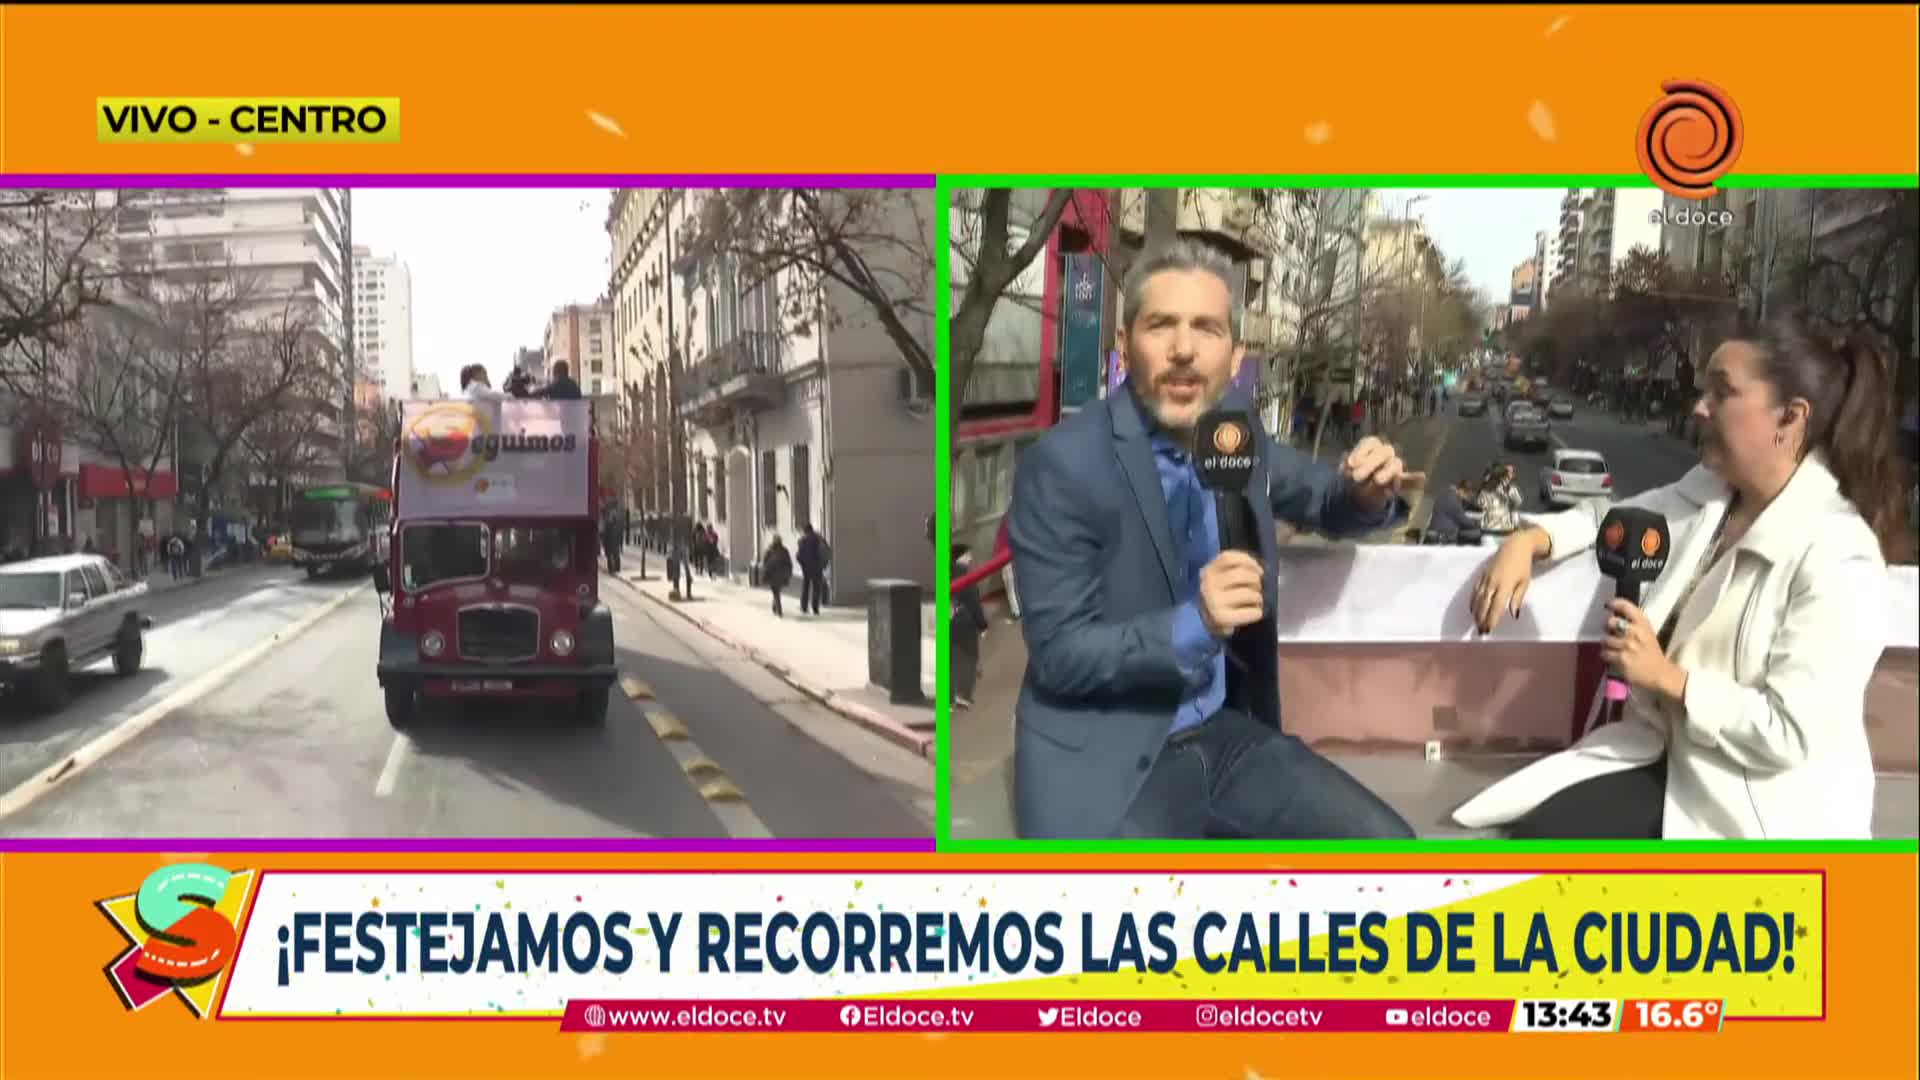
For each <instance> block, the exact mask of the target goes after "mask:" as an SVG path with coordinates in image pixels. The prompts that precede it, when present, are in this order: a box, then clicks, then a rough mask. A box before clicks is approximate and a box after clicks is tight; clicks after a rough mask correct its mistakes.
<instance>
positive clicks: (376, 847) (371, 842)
mask: <svg viewBox="0 0 1920 1080" xmlns="http://www.w3.org/2000/svg"><path fill="white" fill-rule="evenodd" d="M933 850H934V847H933V838H932V837H930V836H929V837H926V838H924V839H922V838H897V837H896V838H878V837H876V838H872V839H852V838H850V839H844V840H839V839H821V840H780V839H768V840H735V839H727V838H713V839H683V840H681V839H657V840H656V839H631V840H627V839H616V838H613V837H580V838H577V839H561V838H555V839H545V838H542V839H528V838H524V837H497V838H493V839H470V838H457V839H456V838H447V839H439V840H436V839H432V838H409V839H404V840H395V839H384V838H369V839H365V840H353V839H304V840H303V839H284V838H278V837H264V836H263V837H257V838H254V839H248V838H246V837H236V836H218V837H197V838H196V837H190V836H187V837H173V838H162V839H147V838H134V837H128V838H114V837H71V838H64V837H35V838H31V839H13V838H8V837H0V854H27V853H31V852H51V853H60V854H78V853H82V852H118V853H138V852H167V853H171V852H180V851H207V852H216V851H217V852H249V853H261V854H273V853H280V852H285V853H315V852H341V853H345V854H366V855H373V854H379V853H382V852H394V851H404V852H420V853H449V854H457V853H462V852H474V853H483V854H514V853H534V854H542V853H552V854H570V853H576V852H608V853H612V854H648V853H654V852H709V853H714V854H722V855H725V854H732V853H734V852H857V853H861V854H883V853H887V852H908V853H916V852H917V853H931V852H932V851H933Z"/></svg>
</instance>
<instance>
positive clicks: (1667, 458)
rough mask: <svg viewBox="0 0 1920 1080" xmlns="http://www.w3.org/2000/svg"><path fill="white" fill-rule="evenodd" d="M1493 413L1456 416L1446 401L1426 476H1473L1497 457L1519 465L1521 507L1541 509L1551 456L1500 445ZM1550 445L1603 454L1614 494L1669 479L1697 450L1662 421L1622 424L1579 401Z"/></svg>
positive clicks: (1445, 480) (1453, 404)
mask: <svg viewBox="0 0 1920 1080" xmlns="http://www.w3.org/2000/svg"><path fill="white" fill-rule="evenodd" d="M1498 413H1499V409H1498V408H1497V407H1495V406H1493V405H1492V404H1491V403H1489V407H1488V409H1487V413H1486V415H1485V416H1460V415H1459V414H1458V402H1457V399H1456V400H1454V401H1449V402H1447V403H1446V405H1445V406H1444V407H1443V410H1442V416H1441V418H1442V419H1443V420H1445V421H1446V423H1447V435H1446V444H1445V446H1444V447H1443V449H1442V451H1441V454H1440V458H1439V461H1438V463H1437V464H1436V465H1435V467H1434V475H1433V476H1432V477H1431V478H1430V479H1431V480H1432V482H1433V483H1435V484H1451V483H1453V482H1454V481H1456V480H1461V479H1469V480H1476V479H1478V478H1479V476H1480V475H1481V473H1483V472H1485V471H1486V468H1487V465H1488V464H1489V463H1491V462H1492V461H1494V460H1495V459H1496V458H1497V459H1499V460H1501V461H1506V462H1510V463H1512V464H1513V465H1514V466H1515V467H1517V469H1518V470H1519V473H1520V478H1519V483H1520V490H1521V492H1522V493H1523V494H1524V495H1525V496H1526V500H1527V501H1526V506H1525V508H1524V510H1523V511H1522V512H1523V513H1530V514H1534V513H1542V512H1545V511H1546V510H1548V509H1549V508H1548V507H1547V506H1546V505H1545V504H1543V503H1542V502H1541V501H1540V470H1541V469H1542V468H1544V467H1546V465H1547V464H1548V463H1549V461H1550V460H1551V455H1550V454H1549V453H1547V452H1546V451H1540V450H1508V449H1506V448H1505V447H1503V446H1501V444H1500V418H1499V416H1498ZM1553 444H1554V446H1555V447H1556V448H1564V449H1569V450H1593V451H1596V452H1598V453H1600V454H1601V455H1602V456H1604V457H1605V458H1606V459H1607V467H1608V468H1609V469H1610V470H1612V472H1613V486H1614V490H1615V491H1616V492H1617V493H1618V495H1617V496H1616V497H1617V498H1626V497H1628V496H1633V495H1638V494H1640V493H1641V492H1643V491H1647V490H1649V489H1652V488H1657V487H1659V486H1660V485H1662V484H1670V483H1672V482H1673V481H1675V480H1678V479H1679V478H1680V477H1681V476H1682V475H1684V474H1685V473H1686V471H1687V470H1688V469H1690V468H1692V467H1693V466H1694V465H1696V464H1698V462H1699V457H1698V455H1697V454H1695V453H1694V451H1693V450H1692V449H1691V448H1690V447H1688V446H1686V445H1685V444H1684V443H1681V442H1680V441H1679V440H1677V439H1674V438H1673V437H1672V436H1670V435H1668V434H1667V432H1666V427H1665V426H1664V425H1663V424H1659V423H1653V424H1642V423H1628V422H1625V421H1622V420H1620V419H1619V418H1618V417H1616V416H1614V415H1612V414H1609V413H1606V412H1602V411H1600V410H1598V409H1591V408H1588V407H1587V406H1585V405H1584V404H1582V405H1578V406H1576V407H1575V409H1574V414H1573V419H1571V420H1555V421H1553Z"/></svg>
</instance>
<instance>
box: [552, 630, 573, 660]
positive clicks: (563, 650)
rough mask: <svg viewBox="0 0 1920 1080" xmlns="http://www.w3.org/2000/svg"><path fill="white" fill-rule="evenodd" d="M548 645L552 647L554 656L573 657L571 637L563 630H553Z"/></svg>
mask: <svg viewBox="0 0 1920 1080" xmlns="http://www.w3.org/2000/svg"><path fill="white" fill-rule="evenodd" d="M550 644H551V645H552V646H553V655H555V656H571V655H573V635H572V634H571V633H569V632H567V631H565V630H555V631H554V632H553V640H552V641H551V642H550Z"/></svg>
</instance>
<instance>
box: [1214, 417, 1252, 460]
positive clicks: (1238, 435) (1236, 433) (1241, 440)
mask: <svg viewBox="0 0 1920 1080" xmlns="http://www.w3.org/2000/svg"><path fill="white" fill-rule="evenodd" d="M1246 442H1247V429H1245V428H1243V427H1241V426H1240V425H1239V424H1235V423H1231V422H1229V423H1225V424H1221V425H1220V426H1219V427H1217V428H1214V429H1213V448H1214V449H1215V450H1218V451H1220V452H1221V453H1223V454H1236V453H1239V452H1240V448H1241V447H1242V446H1244V445H1246Z"/></svg>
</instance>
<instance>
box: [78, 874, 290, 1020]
mask: <svg viewBox="0 0 1920 1080" xmlns="http://www.w3.org/2000/svg"><path fill="white" fill-rule="evenodd" d="M253 877H254V873H253V871H251V870H248V871H243V872H241V873H237V874H236V873H232V872H229V871H227V870H223V869H221V868H220V867H217V866H209V865H206V864H204V863H181V864H179V865H175V866H166V867H162V868H160V869H159V870H156V871H154V872H153V873H152V874H150V875H148V877H147V880H145V881H144V882H142V883H141V884H140V891H139V892H137V893H134V894H133V895H131V896H122V897H116V898H114V899H112V900H102V901H100V903H99V905H98V906H99V908H100V910H101V912H102V913H104V914H105V915H106V916H107V918H108V919H110V920H112V921H113V923H114V924H115V925H116V926H117V927H118V928H119V930H120V932H121V934H122V935H124V936H125V937H126V938H127V940H128V942H129V943H130V944H131V945H132V948H130V949H129V950H127V951H126V952H125V953H123V954H121V955H120V957H119V958H118V959H116V960H115V961H114V962H113V963H112V964H111V965H110V966H109V967H108V968H107V978H108V980H109V981H111V982H112V983H113V987H114V990H115V992H116V993H118V994H119V995H120V999H121V1001H122V1002H124V1003H125V1004H126V1006H127V1008H129V1009H133V1010H138V1009H142V1008H145V1007H146V1006H147V1005H150V1004H152V1003H153V1002H154V1001H157V1000H159V999H160V998H162V997H166V996H167V995H168V994H174V995H177V996H179V998H180V999H181V1000H182V1001H183V1002H185V1003H186V1005H187V1007H188V1008H189V1009H190V1010H192V1011H193V1013H194V1014H195V1015H196V1016H206V1015H208V1013H210V1012H211V1011H212V1008H213V1003H214V997H215V994H216V993H217V991H218V989H219V983H220V976H221V974H222V973H223V972H225V971H226V970H227V969H228V967H230V966H231V965H232V963H233V960H234V957H235V956H236V955H237V954H238V952H239V947H240V931H239V923H240V920H241V917H242V907H243V905H244V903H245V901H246V899H247V897H248V895H249V894H250V892H251V891H252V885H253Z"/></svg>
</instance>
